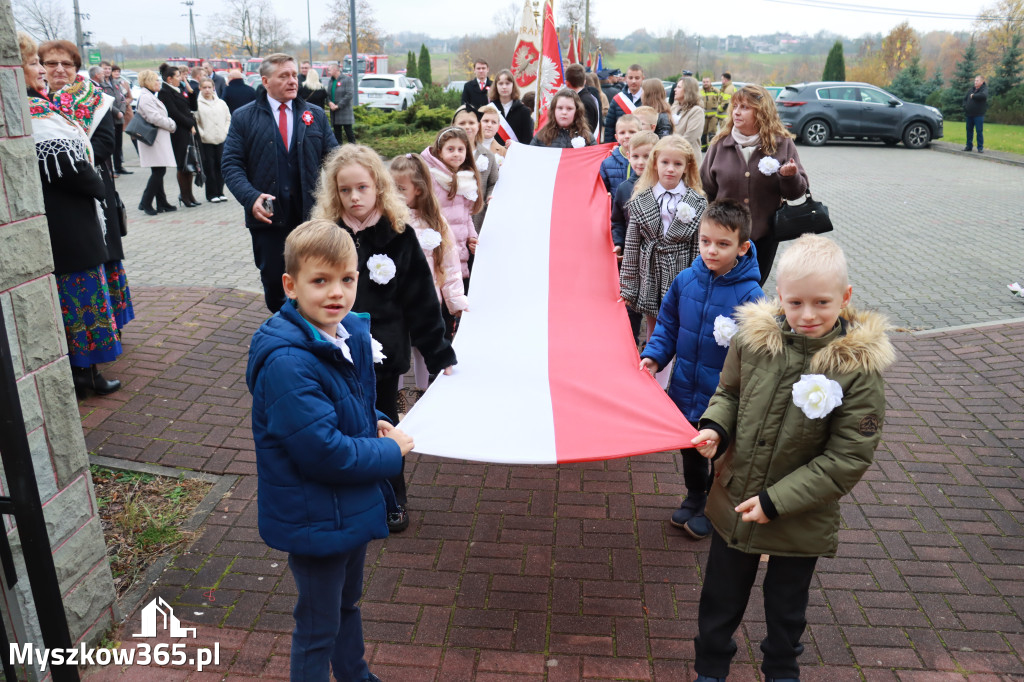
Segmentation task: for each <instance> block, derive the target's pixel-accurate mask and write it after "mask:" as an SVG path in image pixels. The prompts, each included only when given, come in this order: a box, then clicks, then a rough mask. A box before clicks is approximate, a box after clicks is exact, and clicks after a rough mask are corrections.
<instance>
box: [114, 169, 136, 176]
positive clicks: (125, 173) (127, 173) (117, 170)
mask: <svg viewBox="0 0 1024 682" xmlns="http://www.w3.org/2000/svg"><path fill="white" fill-rule="evenodd" d="M114 172H115V173H117V174H118V175H132V173H133V171H130V170H125V169H124V168H115V169H114Z"/></svg>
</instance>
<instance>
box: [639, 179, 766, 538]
mask: <svg viewBox="0 0 1024 682" xmlns="http://www.w3.org/2000/svg"><path fill="white" fill-rule="evenodd" d="M699 246H700V256H698V258H697V259H696V260H694V261H693V264H692V265H691V266H690V267H689V268H687V269H685V270H683V271H682V272H680V273H679V274H678V275H677V276H676V278H675V280H674V281H673V282H672V286H671V287H670V288H669V290H668V294H666V295H665V298H664V299H663V300H662V302H661V309H660V310H659V311H658V322H657V324H656V325H655V328H654V335H653V336H652V337H651V340H650V341H648V342H647V346H646V347H645V348H644V351H643V354H642V358H643V359H642V360H641V361H640V369H643V370H646V371H648V372H650V373H651V374H652V375H653V374H656V373H657V372H658V370H660V369H661V368H662V367H665V366H667V365H668V363H669V362H670V361H671V360H672V357H673V356H675V358H676V364H675V368H674V369H673V371H672V383H671V384H670V385H669V388H668V394H669V397H671V398H672V400H673V401H675V403H676V405H677V406H678V407H679V410H680V411H681V412H682V413H683V416H685V417H686V419H687V420H688V421H689V422H690V423H691V424H693V426H694V428H696V426H697V420H698V419H700V416H701V415H702V414H703V413H704V410H706V409H707V407H708V403H709V402H710V400H711V396H713V395H714V394H715V390H716V389H717V388H718V376H719V375H720V374H721V373H722V366H723V365H724V364H725V356H726V354H727V353H728V350H729V339H730V338H731V337H732V333H733V332H734V331H735V328H736V325H735V323H734V322H733V320H732V314H733V311H734V310H735V309H736V308H737V307H739V306H740V305H742V304H743V303H746V302H747V301H756V300H757V299H760V298H764V292H763V291H762V290H761V287H760V286H759V285H758V282H759V281H760V280H761V272H760V270H759V269H758V267H757V257H756V255H755V252H754V245H753V244H752V243H751V241H750V211H749V210H747V207H746V206H744V205H743V204H741V203H739V202H738V201H734V200H732V199H719V200H718V201H715V202H712V203H711V204H710V205H709V206H708V208H707V210H706V211H704V215H703V217H702V219H701V223H700V235H699ZM680 452H681V454H682V457H683V484H684V485H685V486H686V497H685V498H684V499H683V503H682V504H681V505H680V506H679V509H677V510H675V512H673V514H672V518H671V520H670V522H671V523H672V525H673V526H676V527H677V528H682V529H683V530H684V531H686V532H687V533H688V534H689V535H690V536H691V537H693V538H694V539H696V540H700V539H702V538H705V537H707V536H708V535H710V534H711V523H710V522H709V521H708V519H707V517H706V516H704V506H705V503H706V502H707V491H708V487H709V486H708V483H709V472H708V463H707V460H706V459H705V458H704V457H702V456H701V455H700V453H698V452H697V451H696V450H694V449H692V448H689V449H686V450H681V451H680Z"/></svg>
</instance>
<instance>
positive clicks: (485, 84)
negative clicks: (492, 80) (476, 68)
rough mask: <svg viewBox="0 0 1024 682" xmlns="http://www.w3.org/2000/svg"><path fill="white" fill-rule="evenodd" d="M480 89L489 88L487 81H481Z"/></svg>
mask: <svg viewBox="0 0 1024 682" xmlns="http://www.w3.org/2000/svg"><path fill="white" fill-rule="evenodd" d="M480 89H481V90H486V89H487V81H480Z"/></svg>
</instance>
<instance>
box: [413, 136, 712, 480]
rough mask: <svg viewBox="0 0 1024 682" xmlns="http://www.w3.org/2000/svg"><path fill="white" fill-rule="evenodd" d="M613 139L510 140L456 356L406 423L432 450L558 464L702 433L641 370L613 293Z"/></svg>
mask: <svg viewBox="0 0 1024 682" xmlns="http://www.w3.org/2000/svg"><path fill="white" fill-rule="evenodd" d="M612 146H613V145H601V146H592V147H586V148H582V149H564V150H561V149H547V148H542V147H530V146H527V145H522V144H515V145H512V147H511V149H509V152H508V155H507V157H506V160H505V163H504V164H503V165H502V167H501V179H500V181H499V182H498V184H497V186H496V187H495V189H494V193H493V195H492V197H491V202H490V206H489V208H488V209H487V218H486V220H485V222H484V227H483V229H482V230H481V234H480V241H479V244H478V248H477V253H476V260H475V263H474V265H473V277H472V286H471V287H470V291H469V296H470V309H471V311H470V312H466V313H463V316H462V322H461V324H460V325H459V332H458V335H457V336H456V338H455V351H456V354H457V356H458V359H459V362H458V364H457V365H456V366H455V368H454V372H453V374H452V375H450V376H444V375H441V376H439V377H438V378H437V380H436V381H435V382H434V383H433V385H432V386H431V387H430V388H429V389H428V390H427V392H426V393H425V394H424V395H423V397H422V398H420V400H419V401H418V402H417V403H416V404H415V406H414V407H413V408H412V409H411V410H410V411H409V414H408V415H406V417H405V419H403V420H402V422H401V424H400V427H401V428H402V429H403V430H405V431H406V432H407V433H409V434H410V435H411V436H412V437H413V439H414V440H415V442H416V447H415V451H416V452H418V453H421V454H426V455H436V456H439V457H453V458H458V459H468V460H477V461H485V462H503V463H509V464H554V463H559V462H582V461H589V460H601V459H612V458H615V457H628V456H630V455H641V454H646V453H651V452H660V451H663V450H671V449H675V448H680V447H690V445H689V443H690V440H691V439H692V438H693V436H694V435H695V432H694V430H693V427H691V426H690V424H689V423H688V422H687V421H686V419H684V418H683V415H682V414H681V413H680V412H679V410H678V409H677V408H676V406H675V404H674V403H673V402H672V401H671V400H670V399H669V397H668V396H667V395H666V394H665V392H664V391H663V390H662V389H661V388H660V387H659V386H658V383H657V381H655V379H654V378H653V377H651V376H650V375H649V374H647V373H646V372H642V371H640V370H639V369H638V366H639V364H640V358H639V354H638V353H637V350H636V346H635V345H634V343H633V336H632V333H631V332H630V328H629V321H628V318H627V316H626V309H625V306H624V305H623V304H622V303H619V302H618V300H617V299H618V295H619V277H618V272H617V270H616V266H615V256H614V254H613V253H612V240H611V233H610V230H609V225H610V208H609V200H608V194H607V192H606V191H605V189H604V185H603V184H602V182H601V179H600V177H599V176H598V169H599V167H600V164H601V161H602V160H603V159H604V158H605V157H607V156H608V154H609V152H610V151H611V147H612Z"/></svg>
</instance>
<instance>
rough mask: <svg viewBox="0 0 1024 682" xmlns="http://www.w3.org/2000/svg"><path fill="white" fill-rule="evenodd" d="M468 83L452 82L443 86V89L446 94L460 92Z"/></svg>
mask: <svg viewBox="0 0 1024 682" xmlns="http://www.w3.org/2000/svg"><path fill="white" fill-rule="evenodd" d="M468 82H469V81H452V82H450V83H448V85H446V86H444V89H445V90H447V91H448V92H462V88H464V87H466V83H468Z"/></svg>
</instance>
